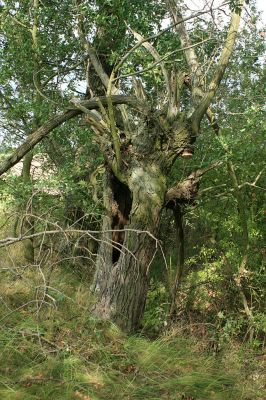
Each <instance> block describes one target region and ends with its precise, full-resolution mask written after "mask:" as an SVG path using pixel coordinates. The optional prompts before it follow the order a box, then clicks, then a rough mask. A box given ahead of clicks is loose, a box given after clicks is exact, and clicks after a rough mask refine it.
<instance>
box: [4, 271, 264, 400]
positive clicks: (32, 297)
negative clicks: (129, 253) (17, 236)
mask: <svg viewBox="0 0 266 400" xmlns="http://www.w3.org/2000/svg"><path fill="white" fill-rule="evenodd" d="M1 274H2V276H1V283H0V293H1V304H0V399H3V400H37V399H41V400H46V399H47V400H48V399H49V400H50V399H56V400H71V399H72V400H75V399H83V400H89V399H92V400H100V399H114V400H119V399H121V400H122V399H128V400H130V399H153V400H159V399H170V400H171V399H173V400H178V399H195V400H207V399H210V400H212V399H213V400H219V399H221V400H226V399H228V400H230V399H236V400H239V399H245V400H248V399H249V400H253V399H261V400H262V399H264V398H265V396H266V392H263V387H262V382H263V370H262V364H263V359H262V357H261V356H258V355H257V354H254V352H253V351H252V350H251V349H249V348H246V347H244V346H243V345H242V346H237V345H236V344H231V345H230V347H228V348H227V349H224V350H222V351H220V353H219V354H216V355H214V354H212V353H211V352H210V351H209V352H208V351H203V350H202V346H201V344H200V340H201V339H199V338H198V337H196V336H192V335H185V334H184V333H183V332H182V331H180V330H179V329H178V327H177V326H176V327H173V328H172V329H171V330H170V331H168V332H165V333H164V334H161V335H160V336H159V337H157V338H156V339H152V340H151V339H149V338H147V336H144V333H142V334H141V333H139V334H138V335H135V336H126V335H124V334H123V333H122V332H120V331H119V330H118V328H117V327H116V326H114V325H113V324H111V323H107V322H102V321H100V320H97V319H95V318H94V317H93V316H92V315H91V312H90V308H91V302H92V299H91V297H90V296H89V285H88V283H86V282H83V281H82V279H80V274H76V273H75V270H70V269H69V268H67V267H66V266H65V265H61V266H59V265H56V267H54V269H53V270H52V271H51V270H49V268H48V269H47V271H46V269H44V270H40V266H38V267H36V266H25V267H23V266H20V267H16V268H15V267H11V266H9V267H8V268H5V266H4V264H2V265H1Z"/></svg>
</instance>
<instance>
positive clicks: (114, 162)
mask: <svg viewBox="0 0 266 400" xmlns="http://www.w3.org/2000/svg"><path fill="white" fill-rule="evenodd" d="M216 7H217V8H214V6H213V2H211V1H210V2H209V5H207V6H206V5H205V8H203V9H202V10H200V11H197V12H192V11H190V10H189V9H188V7H186V4H183V2H181V1H177V0H152V1H149V2H143V1H142V0H130V1H129V0H93V1H91V0H67V1H64V2H63V3H62V2H60V1H58V0H55V1H52V2H51V1H46V0H42V1H41V0H26V1H25V0H23V1H13V0H8V1H4V2H2V6H1V23H2V37H1V40H2V56H1V57H2V61H1V62H2V67H3V72H2V73H1V80H2V81H1V103H2V109H3V111H2V113H3V115H2V117H3V118H8V119H9V122H10V120H11V122H12V118H13V119H14V124H13V125H12V123H10V124H9V127H8V129H9V130H10V129H11V127H12V126H13V127H14V129H15V128H16V127H20V128H21V126H22V125H23V127H24V128H25V129H26V128H28V127H31V128H32V132H31V133H30V134H29V135H28V134H27V135H26V134H25V131H26V130H24V134H25V140H24V142H22V144H21V145H20V146H19V147H18V148H17V149H16V150H15V151H14V152H13V154H12V155H11V156H9V157H8V158H6V159H5V160H4V162H3V163H2V164H1V166H0V173H1V174H3V173H4V172H6V171H7V170H9V169H10V168H11V167H12V166H13V165H15V164H16V163H17V162H18V161H19V160H21V159H22V158H23V157H26V156H27V154H28V153H29V152H30V151H31V150H32V149H33V148H34V146H36V145H37V144H38V143H39V142H40V141H41V140H42V139H44V138H45V137H47V135H49V134H50V136H51V135H52V133H53V130H55V129H56V128H58V127H59V126H60V125H62V124H65V123H66V122H67V121H69V120H70V119H73V118H75V117H77V118H76V120H77V121H78V118H79V119H80V118H82V119H83V121H85V123H86V126H87V128H86V127H85V128H84V129H88V127H89V129H90V130H92V131H93V134H94V142H95V143H97V146H98V149H99V151H100V152H101V154H102V155H103V158H104V167H105V179H104V188H103V191H104V209H105V216H104V218H103V222H102V240H101V242H100V245H99V249H98V258H97V263H96V272H95V277H94V282H93V285H92V288H93V291H94V293H95V295H96V299H97V300H96V304H95V308H94V312H95V313H96V314H97V315H99V316H101V317H102V318H106V319H111V320H112V321H114V322H116V323H117V324H118V325H119V326H120V327H122V328H123V329H124V330H126V331H134V330H136V329H137V328H138V326H139V323H140V320H141V317H142V315H143V312H144V307H145V299H146V295H147V290H148V283H149V270H150V267H151V264H152V260H153V257H154V254H155V251H156V248H158V246H159V243H158V242H157V241H156V236H157V233H158V229H159V222H160V215H161V212H162V209H163V207H165V206H168V207H173V208H175V207H176V206H178V204H179V203H180V202H184V201H189V199H190V198H191V197H192V196H193V195H195V193H196V190H197V183H198V181H199V179H200V176H201V175H202V171H195V172H194V174H193V173H192V174H191V175H190V176H189V177H188V178H187V179H185V180H184V181H183V182H179V183H178V184H176V186H174V187H172V188H169V187H167V177H168V175H169V173H170V171H171V168H172V166H173V164H174V162H175V160H176V159H177V157H179V156H191V154H192V153H193V143H194V142H195V141H196V139H197V136H198V135H199V134H200V125H201V121H202V120H203V118H204V117H205V116H206V117H207V119H208V120H209V122H210V124H211V125H212V126H213V128H214V132H215V133H216V134H217V133H218V122H217V121H216V120H215V116H214V115H213V113H212V111H211V108H210V107H211V103H212V101H213V99H214V97H215V94H216V92H217V89H218V87H219V84H220V82H221V80H222V78H223V75H224V72H225V69H226V68H227V66H228V63H229V59H230V57H231V55H232V52H233V48H234V44H235V41H236V37H237V31H238V27H239V24H240V14H241V10H242V8H243V3H242V1H241V0H239V1H238V2H237V1H236V2H233V1H231V2H227V3H222V2H221V4H220V6H219V7H218V6H216ZM229 13H231V17H230V19H229V18H228V21H225V20H226V18H225V16H228V15H229ZM32 21H37V22H38V23H35V24H33V23H32ZM217 21H218V25H217ZM219 24H220V25H219ZM217 26H220V28H218V27H217ZM34 35H35V36H34ZM32 37H38V46H35V47H34V46H33V45H32ZM27 85H28V86H27ZM22 88H23V90H22ZM27 88H28V92H27ZM34 91H35V92H34ZM29 93H30V95H29ZM34 93H35V94H34ZM77 93H78V95H77ZM36 109H37V111H36ZM36 112H37V113H38V116H39V117H38V120H39V121H40V120H41V121H45V119H46V121H47V122H44V123H40V125H39V127H38V128H37V129H35V127H34V125H35V124H36V118H35V117H34V116H35V115H36ZM49 114H50V115H49ZM21 121H23V123H22V122H21ZM79 125H80V123H79ZM72 126H73V125H72ZM83 126H84V122H83ZM64 127H65V132H68V131H67V125H66V124H65V125H64ZM21 129H22V128H21ZM22 130H23V129H22ZM60 132H61V134H63V132H64V131H63V129H61V131H60ZM114 230H115V232H114Z"/></svg>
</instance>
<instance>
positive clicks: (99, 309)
mask: <svg viewBox="0 0 266 400" xmlns="http://www.w3.org/2000/svg"><path fill="white" fill-rule="evenodd" d="M128 188H129V190H130V196H131V210H130V214H129V220H128V224H127V225H126V226H125V227H124V228H125V231H124V238H123V243H122V244H120V256H119V258H118V260H117V261H115V262H114V259H113V257H112V255H113V248H112V232H111V228H112V215H111V213H109V215H107V216H105V219H104V221H103V230H104V232H103V237H102V241H101V244H100V248H99V254H98V260H97V271H96V275H95V281H94V286H93V289H94V292H95V293H96V295H97V303H96V305H95V310H94V312H95V314H96V315H98V316H100V317H101V318H104V319H110V320H112V321H113V322H115V323H117V324H118V325H119V326H120V327H121V328H122V329H123V330H124V331H128V332H132V331H136V330H137V329H138V328H139V326H140V322H141V318H142V316H143V313H144V308H145V302H146V296H147V290H148V282H149V269H150V267H151V263H152V260H153V257H154V255H155V252H156V249H157V246H156V235H157V231H158V226H159V221H160V214H161V210H162V207H163V203H164V195H165V179H164V176H163V174H162V172H161V171H160V170H159V168H158V167H157V166H156V165H155V164H154V165H149V166H148V165H146V166H142V167H141V166H137V167H135V168H133V169H132V171H131V174H130V176H129V179H128ZM113 199H114V193H113V191H112V188H111V187H108V188H107V190H106V195H105V206H109V209H111V203H112V201H113ZM121 208H122V207H121ZM113 245H114V246H115V247H117V246H116V245H117V244H116V243H113Z"/></svg>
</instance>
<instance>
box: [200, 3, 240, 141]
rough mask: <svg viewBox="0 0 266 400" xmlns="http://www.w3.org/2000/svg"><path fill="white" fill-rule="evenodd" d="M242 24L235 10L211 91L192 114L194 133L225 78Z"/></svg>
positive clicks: (210, 86)
mask: <svg viewBox="0 0 266 400" xmlns="http://www.w3.org/2000/svg"><path fill="white" fill-rule="evenodd" d="M239 7H240V10H242V8H243V0H241V1H240V4H239ZM239 24H240V12H238V13H236V12H234V13H233V14H232V19H231V24H230V28H229V30H228V34H227V38H226V40H225V44H224V47H223V50H222V52H221V56H220V60H219V61H218V64H217V66H216V70H215V72H214V75H213V78H212V81H211V83H210V85H209V91H208V93H207V94H206V95H205V96H204V98H203V100H202V101H201V102H200V104H199V106H198V107H197V109H196V110H195V111H194V113H193V115H192V128H193V131H194V133H196V134H197V133H198V130H199V125H200V122H201V120H202V118H203V116H204V114H205V113H206V111H207V109H208V108H209V106H210V104H211V102H212V100H213V98H214V96H215V94H216V91H217V89H218V87H219V84H220V82H221V80H222V78H223V75H224V72H225V69H226V67H227V66H228V63H229V59H230V57H231V55H232V52H233V48H234V44H235V41H236V36H237V31H238V27H239Z"/></svg>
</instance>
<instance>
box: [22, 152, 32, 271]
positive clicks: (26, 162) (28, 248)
mask: <svg viewBox="0 0 266 400" xmlns="http://www.w3.org/2000/svg"><path fill="white" fill-rule="evenodd" d="M32 159H33V153H32V152H30V153H27V154H26V155H25V157H24V159H23V168H22V179H23V182H24V184H25V185H27V186H28V185H31V173H30V169H31V163H32ZM25 213H26V214H25V217H24V219H23V225H22V230H23V232H24V233H25V232H27V235H31V234H33V233H34V221H33V218H32V217H31V216H30V215H28V214H29V209H28V206H27V203H26V205H25ZM23 249H24V257H25V259H26V260H27V261H29V262H31V263H33V262H34V245H33V239H28V240H25V241H24V244H23Z"/></svg>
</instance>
